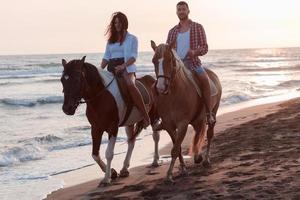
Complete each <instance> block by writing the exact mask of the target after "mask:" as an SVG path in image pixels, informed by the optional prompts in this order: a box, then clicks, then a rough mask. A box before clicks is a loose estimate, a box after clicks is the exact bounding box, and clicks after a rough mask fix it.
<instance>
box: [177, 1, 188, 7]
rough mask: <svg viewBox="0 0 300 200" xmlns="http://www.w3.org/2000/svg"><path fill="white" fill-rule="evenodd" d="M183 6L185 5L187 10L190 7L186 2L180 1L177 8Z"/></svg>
mask: <svg viewBox="0 0 300 200" xmlns="http://www.w3.org/2000/svg"><path fill="white" fill-rule="evenodd" d="M183 5H185V6H186V7H187V8H189V5H188V4H187V2H185V1H179V2H178V3H177V5H176V6H183Z"/></svg>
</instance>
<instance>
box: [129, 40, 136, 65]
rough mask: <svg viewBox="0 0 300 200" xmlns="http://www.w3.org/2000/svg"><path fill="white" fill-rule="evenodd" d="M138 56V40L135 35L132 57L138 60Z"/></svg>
mask: <svg viewBox="0 0 300 200" xmlns="http://www.w3.org/2000/svg"><path fill="white" fill-rule="evenodd" d="M137 57H138V40H137V38H136V37H133V38H132V44H131V53H130V58H134V59H135V60H136V59H137Z"/></svg>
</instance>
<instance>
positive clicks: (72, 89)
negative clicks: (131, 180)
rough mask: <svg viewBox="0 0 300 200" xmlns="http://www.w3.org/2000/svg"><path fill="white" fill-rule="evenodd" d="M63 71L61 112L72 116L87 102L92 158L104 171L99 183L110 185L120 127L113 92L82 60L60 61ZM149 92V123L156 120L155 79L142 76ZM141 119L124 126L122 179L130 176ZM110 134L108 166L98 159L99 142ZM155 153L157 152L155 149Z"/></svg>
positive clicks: (115, 173)
mask: <svg viewBox="0 0 300 200" xmlns="http://www.w3.org/2000/svg"><path fill="white" fill-rule="evenodd" d="M62 65H63V67H64V71H63V73H62V77H61V82H62V85H63V92H64V103H63V107H62V109H63V111H64V113H65V114H67V115H73V114H74V113H75V111H76V109H77V107H78V105H79V103H80V101H81V99H84V100H85V102H86V116H87V118H88V121H89V123H90V124H91V134H92V140H93V150H92V157H93V159H94V160H95V161H96V162H97V164H98V165H99V166H100V168H101V170H102V171H103V172H105V177H104V179H103V180H102V181H101V184H104V185H107V184H110V182H111V178H116V177H117V175H118V174H117V172H116V171H115V170H114V169H111V162H112V159H113V156H114V146H115V142H116V137H117V134H118V128H119V125H120V120H121V119H119V115H118V106H117V104H116V100H115V99H114V96H113V95H112V93H111V92H110V91H109V90H108V87H110V85H111V84H107V85H105V83H104V80H103V77H101V75H100V74H99V72H98V69H97V68H96V67H95V66H94V65H92V64H89V63H86V62H85V57H83V58H82V59H81V60H72V61H70V62H67V61H66V60H64V59H63V60H62ZM138 80H140V82H141V83H142V84H143V85H144V87H145V88H146V90H147V91H148V93H149V94H150V104H149V106H150V109H149V117H150V119H151V124H152V125H153V124H154V122H155V121H156V120H157V119H158V117H157V114H156V111H155V108H154V104H153V96H152V95H151V86H152V85H153V83H154V82H155V79H154V78H152V77H151V76H144V77H142V78H140V79H138ZM142 119H143V118H141V117H140V118H137V119H136V121H133V122H130V123H131V124H127V125H126V127H125V130H126V134H127V138H128V151H127V154H126V158H125V160H124V165H123V168H122V170H121V172H120V176H121V177H125V176H128V175H129V172H128V167H129V162H130V158H131V154H132V151H133V148H134V144H135V138H136V136H137V134H138V133H139V132H140V131H141V130H142V128H141V127H142ZM104 131H105V132H107V133H108V135H109V143H108V146H107V149H106V153H105V157H106V160H107V164H105V163H104V162H103V161H102V160H101V158H100V156H99V149H100V144H101V140H102V135H103V132H104ZM158 134H159V133H158V132H156V131H154V133H153V138H154V140H156V143H158V139H159V136H158ZM156 151H157V150H156ZM157 160H158V154H157V153H156V155H155V156H154V161H153V164H154V165H157Z"/></svg>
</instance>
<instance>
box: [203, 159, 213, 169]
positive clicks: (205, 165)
mask: <svg viewBox="0 0 300 200" xmlns="http://www.w3.org/2000/svg"><path fill="white" fill-rule="evenodd" d="M202 165H203V167H205V168H209V167H211V164H210V161H209V160H205V161H203V163H202Z"/></svg>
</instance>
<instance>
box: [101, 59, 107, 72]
mask: <svg viewBox="0 0 300 200" xmlns="http://www.w3.org/2000/svg"><path fill="white" fill-rule="evenodd" d="M107 64H108V60H106V59H104V58H103V59H102V62H101V65H100V66H101V68H102V69H104V68H105V67H106V66H107Z"/></svg>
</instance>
